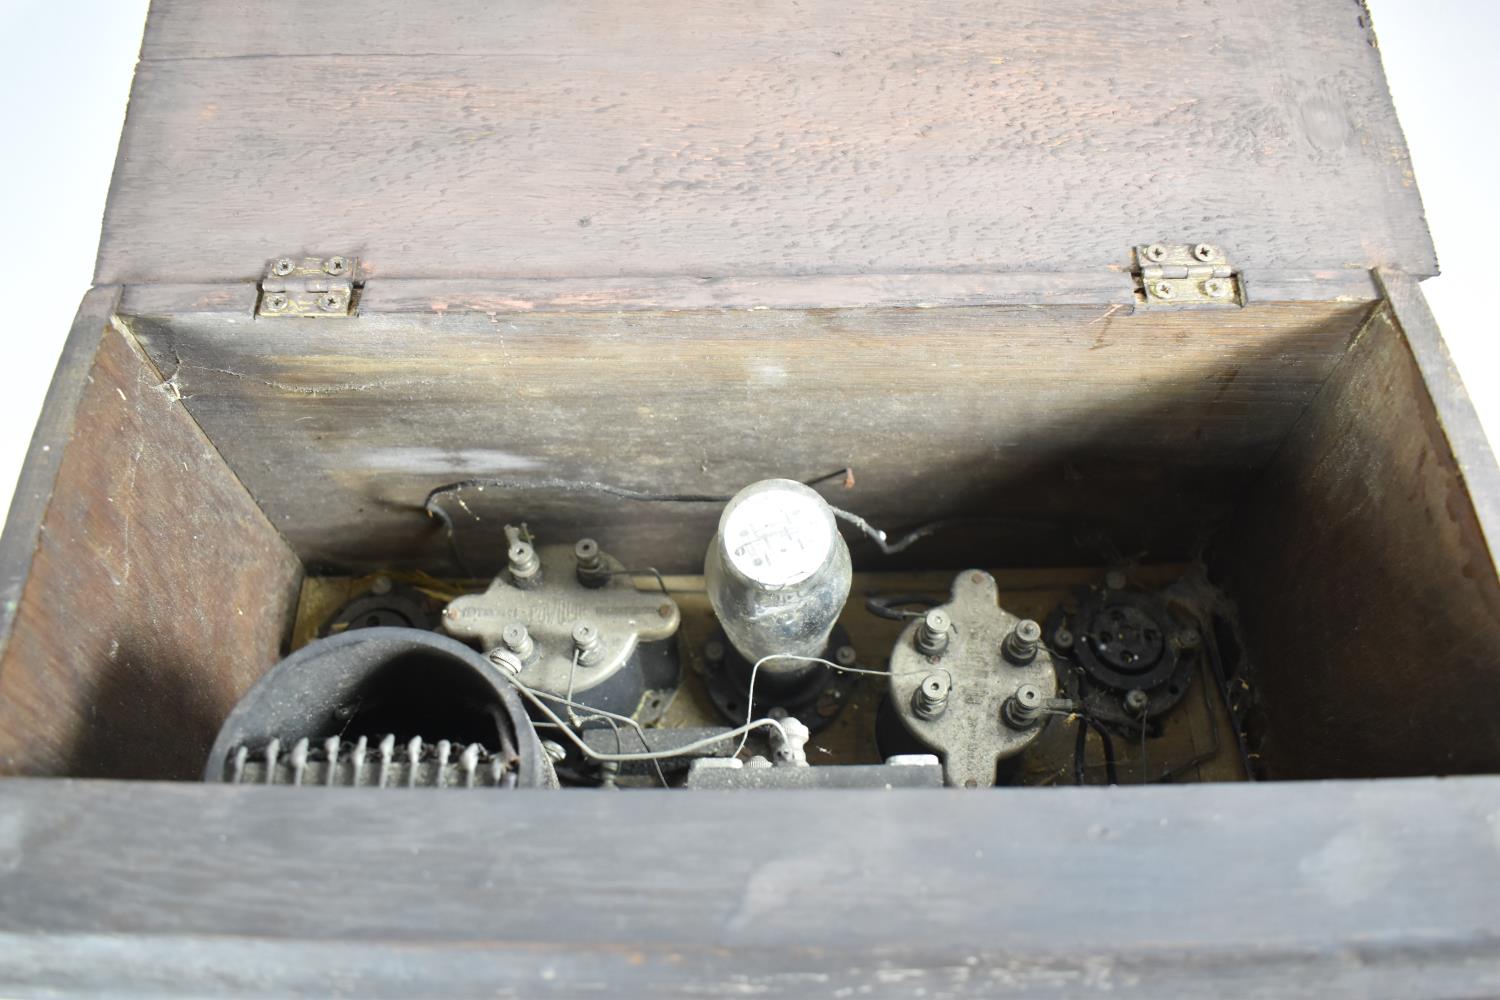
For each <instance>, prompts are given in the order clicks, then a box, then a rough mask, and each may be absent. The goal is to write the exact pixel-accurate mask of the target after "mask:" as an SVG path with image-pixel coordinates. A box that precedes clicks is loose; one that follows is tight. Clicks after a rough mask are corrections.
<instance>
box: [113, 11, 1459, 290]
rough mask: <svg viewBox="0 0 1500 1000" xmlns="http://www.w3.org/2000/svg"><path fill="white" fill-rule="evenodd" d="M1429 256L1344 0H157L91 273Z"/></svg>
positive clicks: (1419, 268) (874, 267)
mask: <svg viewBox="0 0 1500 1000" xmlns="http://www.w3.org/2000/svg"><path fill="white" fill-rule="evenodd" d="M1152 239H1166V240H1175V241H1187V240H1199V239H1201V240H1209V241H1212V242H1216V243H1219V244H1222V245H1223V246H1225V247H1226V248H1227V249H1228V250H1229V252H1230V255H1231V258H1232V259H1233V260H1234V261H1235V262H1236V263H1238V264H1239V266H1240V267H1242V268H1244V269H1247V270H1248V271H1250V272H1252V273H1254V272H1258V271H1261V270H1265V269H1274V268H1285V269H1294V270H1295V269H1302V270H1307V269H1313V268H1318V267H1355V268H1367V267H1370V266H1374V265H1382V264H1383V265H1391V266H1399V267H1402V268H1404V269H1406V270H1408V271H1411V272H1413V273H1431V272H1433V271H1434V270H1435V269H1436V261H1435V259H1434V255H1433V249H1432V245H1431V241H1430V239H1429V237H1428V234H1427V230H1426V227H1425V225H1424V223H1423V218H1422V209H1421V203H1420V200H1419V197H1418V194H1417V190H1416V187H1415V184H1414V181H1413V179H1412V174H1411V168H1410V162H1409V158H1408V155H1407V150H1406V145H1405V141H1404V139H1403V137H1402V135H1401V130H1400V127H1399V125H1398V124H1397V121H1396V117H1395V113H1394V110H1393V108H1392V106H1391V101H1390V97H1389V94H1388V93H1387V90H1386V84H1385V79H1384V76H1383V73H1382V71H1381V67H1380V59H1379V54H1378V52H1377V51H1376V49H1375V47H1374V39H1373V35H1372V34H1371V32H1370V28H1369V24H1368V15H1367V13H1366V12H1365V10H1364V8H1363V6H1362V5H1360V4H1358V3H1352V2H1350V0H1263V2H1260V3H1256V4H1253V5H1249V6H1247V5H1233V6H1227V5H1222V4H1205V3H1202V2H1200V0H1151V2H1149V3H1147V2H1143V0H1133V2H1129V3H1125V2H1121V0H1077V2H1073V3H1067V4H1060V3H1056V2H1054V0H1005V2H999V3H995V2H989V0H963V2H957V3H952V2H943V3H938V2H921V3H910V2H906V0H871V2H865V3H847V2H843V0H801V2H798V0H767V2H761V3H753V4H745V3H725V2H709V0H671V2H667V3H656V4H653V5H652V6H651V7H650V8H649V9H646V10H643V9H641V8H639V7H636V6H633V5H629V4H620V3H617V2H614V0H587V2H579V3H569V4H538V3H534V2H532V0H504V2H492V0H447V2H442V3H421V4H414V3H411V2H409V0H369V2H364V3H360V4H359V5H358V9H357V11H356V10H353V9H349V10H342V11H337V12H335V11H329V12H328V16H327V17H325V18H319V17H310V16H309V14H308V8H307V6H306V4H305V3H303V2H300V0H273V2H263V3H257V4H254V5H245V4H242V3H239V2H235V0H208V2H203V0H157V2H156V3H155V4H154V5H153V15H152V19H151V24H150V27H149V29H148V31H147V34H146V39H145V45H144V54H143V59H142V62H141V64H140V68H139V71H138V74H137V78H136V84H135V90H134V93H133V96H132V99H131V105H130V114H129V118H128V121H127V123H126V127H125V132H124V135H123V138H122V141H121V147H120V158H119V162H118V166H117V169H116V174H115V179H114V186H113V190H112V192H111V197H110V201H109V207H108V211H107V214H106V219H105V228H104V239H103V244H102V246H101V249H100V255H99V261H98V270H97V280H99V281H100V282H129V283H136V282H147V281H152V282H170V281H192V282H206V281H220V280H242V279H246V278H250V277H253V276H256V275H258V274H260V273H261V271H262V269H263V268H264V266H265V262H266V260H267V259H268V258H269V257H271V256H273V255H275V254H277V253H283V252H287V253H293V252H301V251H310V252H311V251H321V252H325V253H333V252H339V253H357V254H359V255H360V256H361V257H362V258H363V260H364V261H365V263H366V265H367V268H368V269H369V271H370V273H372V274H380V275H385V276H400V277H489V278H496V277H515V276H530V277H601V278H602V277H613V276H619V275H644V274H653V275H715V276H724V275H733V274H748V275H788V274H812V273H817V274H852V273H864V272H913V271H916V272H921V271H942V270H994V271H1011V272H1036V271H1099V270H1103V269H1105V268H1120V267H1124V266H1126V265H1128V263H1129V255H1130V248H1131V247H1132V246H1133V245H1135V244H1138V243H1141V242H1143V241H1147V240H1152Z"/></svg>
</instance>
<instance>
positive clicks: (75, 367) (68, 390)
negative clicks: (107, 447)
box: [0, 286, 120, 658]
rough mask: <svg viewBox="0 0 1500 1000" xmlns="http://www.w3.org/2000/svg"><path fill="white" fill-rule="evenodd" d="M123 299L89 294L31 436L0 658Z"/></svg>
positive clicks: (3, 555) (114, 292) (8, 546)
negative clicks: (97, 357) (93, 371)
mask: <svg viewBox="0 0 1500 1000" xmlns="http://www.w3.org/2000/svg"><path fill="white" fill-rule="evenodd" d="M119 299H120V289H118V288H113V287H109V286H105V287H103V288H94V289H90V290H89V291H88V292H87V293H86V294H85V295H84V297H83V301H82V302H81V303H79V306H78V314H77V315H76V316H75V317H74V318H73V326H72V329H71V330H70V331H69V332H68V339H67V341H66V342H65V343H64V344H63V349H62V354H61V356H60V357H59V358H58V361H57V371H56V372H55V373H54V374H53V376H52V384H51V385H50V386H49V387H48V389H47V398H46V399H45V400H44V401H43V403H42V412H41V415H40V416H39V417H38V418H37V424H36V430H35V431H33V432H32V435H31V447H30V448H28V449H27V451H26V462H25V464H24V465H23V466H22V467H21V475H20V478H19V479H18V481H17V482H16V492H15V495H14V496H13V497H11V501H10V513H9V515H8V516H7V518H6V521H5V531H4V534H3V535H0V658H3V651H4V647H5V643H6V642H7V641H9V639H10V628H11V622H13V621H14V620H15V617H16V608H17V607H19V606H20V603H21V591H22V589H23V588H24V587H25V586H26V575H27V574H28V573H29V572H30V571H31V559H32V556H33V555H35V554H36V548H37V545H39V544H40V543H41V538H42V519H43V518H44V517H45V516H46V514H47V504H48V503H49V502H50V501H51V499H52V491H53V488H54V487H55V486H56V484H57V470H58V468H59V467H60V466H61V465H62V461H63V452H64V450H65V449H66V447H67V444H68V441H69V440H70V439H71V438H72V436H73V421H74V418H75V417H76V416H77V413H78V401H79V400H80V399H82V398H83V394H84V391H85V389H87V387H88V384H89V371H90V368H91V367H92V366H93V363H94V352H95V351H96V350H98V348H99V337H100V335H101V334H102V333H103V331H104V329H105V327H107V326H108V325H109V321H110V316H111V315H112V314H113V313H114V309H115V305H116V304H117V303H118V302H119Z"/></svg>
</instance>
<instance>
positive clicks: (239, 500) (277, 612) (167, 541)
mask: <svg viewBox="0 0 1500 1000" xmlns="http://www.w3.org/2000/svg"><path fill="white" fill-rule="evenodd" d="M81 321H83V322H86V323H87V324H88V328H89V329H88V331H87V332H88V333H91V336H84V335H80V336H81V337H82V338H83V339H87V340H89V341H91V342H92V345H93V347H94V348H95V349H96V351H97V353H95V354H93V355H91V356H90V355H84V357H86V358H89V359H90V363H89V364H88V367H87V368H84V369H82V370H81V372H80V373H79V374H80V382H81V385H80V391H79V392H78V393H77V394H76V397H73V398H72V399H71V401H72V402H73V403H74V404H75V409H74V410H73V412H72V415H71V420H70V421H64V420H61V419H59V420H56V421H53V420H51V419H48V420H45V421H44V423H43V425H42V428H41V432H42V433H46V434H47V435H48V439H47V440H46V441H44V442H43V443H44V444H46V445H47V447H48V449H49V450H48V452H47V454H49V455H50V454H51V453H52V452H54V451H55V452H56V453H58V454H59V455H60V461H59V462H58V465H57V468H56V471H55V477H54V479H53V482H52V484H51V490H50V495H49V499H48V502H47V503H46V506H45V513H44V515H43V516H42V519H41V522H40V528H39V531H38V532H37V534H36V536H35V537H36V548H35V552H34V554H27V555H28V556H29V564H25V563H23V564H21V565H22V566H23V567H24V568H23V569H22V570H21V574H22V575H23V576H24V579H25V584H24V588H23V589H22V590H21V593H20V597H19V601H18V604H17V606H16V608H15V611H14V618H13V620H12V621H11V622H10V627H9V630H8V635H7V637H6V641H5V644H4V656H3V659H0V773H4V774H20V775H61V774H66V775H71V776H107V777H153V778H164V777H176V778H191V777H194V776H195V775H196V774H197V773H199V772H200V771H201V770H202V766H203V760H204V758H205V756H206V755H207V752H208V748H209V747H210V746H211V745H212V743H213V738H214V735H215V734H216V733H217V731H218V728H219V724H220V723H221V722H222V721H223V718H224V716H225V715H227V714H228V712H229V710H230V709H231V708H232V707H233V706H234V703H235V701H236V700H237V699H238V698H239V696H240V695H241V694H242V693H244V691H245V689H246V688H248V687H249V685H250V684H251V683H252V682H253V681H254V680H255V679H256V678H258V677H259V676H260V675H261V673H262V672H264V671H265V670H266V669H267V668H268V667H269V666H270V665H271V664H273V663H275V662H276V660H277V659H278V658H279V657H280V655H281V644H282V642H283V640H284V638H285V637H286V635H287V632H288V630H289V627H290V624H291V622H290V613H291V611H292V610H293V609H294V607H295V601H296V588H297V585H298V582H299V580H300V578H301V566H300V564H299V563H298V561H297V559H296V557H295V556H294V555H293V554H292V552H291V550H290V549H289V548H288V547H287V544H286V542H285V541H283V540H282V538H281V536H280V535H279V534H277V532H276V529H275V528H274V527H273V526H272V525H271V523H270V522H269V521H268V520H266V517H265V515H263V514H262V513H261V512H260V510H259V509H258V508H257V507H256V506H255V504H254V502H253V501H252V500H251V499H250V497H249V495H248V494H247V493H246V492H245V488H244V487H243V486H241V485H240V483H239V481H238V480H237V479H236V478H235V476H234V474H233V473H232V472H230V470H229V468H228V466H226V465H225V464H224V460H223V459H222V458H221V457H220V456H219V454H218V452H217V451H215V450H214V448H213V446H212V445H211V444H210V443H209V442H208V441H207V439H205V438H204V436H203V434H202V433H201V432H200V431H199V429H198V427H197V425H196V424H195V423H194V422H193V420H192V418H191V417H190V416H189V415H188V414H187V413H185V412H184V411H183V409H182V407H181V405H180V404H179V403H178V402H176V401H174V400H173V399H172V396H171V393H170V391H168V390H166V389H164V388H163V385H162V379H161V378H160V377H159V375H158V374H157V372H156V371H155V370H154V369H153V368H152V367H151V366H150V365H149V364H148V363H147V362H146V360H145V358H144V357H143V356H142V355H141V354H140V353H138V351H137V348H136V346H135V343H134V340H133V339H132V338H131V337H130V336H129V335H128V334H125V333H122V332H121V331H120V330H118V329H116V328H114V327H113V326H111V325H110V324H109V321H108V319H107V317H101V316H100V315H98V313H97V311H96V310H95V309H92V308H90V305H89V303H88V302H86V303H85V310H84V313H83V314H82V317H81ZM13 516H14V515H13ZM6 554H7V558H8V559H10V558H21V555H20V554H19V553H12V552H9V551H7V553H6ZM13 571H14V569H13V567H12V566H10V565H8V566H7V572H8V573H12V572H13Z"/></svg>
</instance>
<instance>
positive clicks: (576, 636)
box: [573, 623, 604, 667]
mask: <svg viewBox="0 0 1500 1000" xmlns="http://www.w3.org/2000/svg"><path fill="white" fill-rule="evenodd" d="M573 648H574V649H576V650H577V651H578V663H579V665H580V666H584V667H592V666H595V665H597V664H598V662H599V661H600V660H602V659H603V658H604V645H603V643H601V642H600V641H599V630H598V629H596V628H594V626H592V625H589V624H587V623H580V624H579V625H578V626H576V627H575V628H574V629H573Z"/></svg>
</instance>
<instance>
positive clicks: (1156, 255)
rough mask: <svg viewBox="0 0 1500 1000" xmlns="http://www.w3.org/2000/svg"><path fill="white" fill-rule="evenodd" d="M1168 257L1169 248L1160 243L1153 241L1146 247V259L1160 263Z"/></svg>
mask: <svg viewBox="0 0 1500 1000" xmlns="http://www.w3.org/2000/svg"><path fill="white" fill-rule="evenodd" d="M1166 258H1167V248H1166V247H1164V246H1162V245H1161V244H1160V243H1153V244H1151V245H1150V246H1149V247H1147V248H1146V259H1147V260H1149V261H1151V262H1152V263H1153V264H1160V263H1161V262H1162V261H1163V260H1166Z"/></svg>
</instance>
